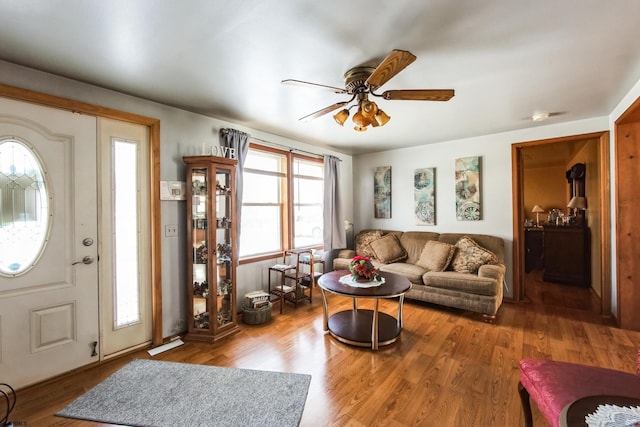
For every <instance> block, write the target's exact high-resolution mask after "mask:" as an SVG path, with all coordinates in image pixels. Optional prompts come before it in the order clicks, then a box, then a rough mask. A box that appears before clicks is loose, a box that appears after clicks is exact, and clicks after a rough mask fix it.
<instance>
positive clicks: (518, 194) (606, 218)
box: [511, 131, 611, 316]
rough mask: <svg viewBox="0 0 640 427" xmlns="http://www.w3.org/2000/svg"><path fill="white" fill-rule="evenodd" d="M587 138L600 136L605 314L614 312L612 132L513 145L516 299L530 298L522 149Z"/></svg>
mask: <svg viewBox="0 0 640 427" xmlns="http://www.w3.org/2000/svg"><path fill="white" fill-rule="evenodd" d="M584 139H597V140H598V168H599V173H600V183H599V191H600V198H601V200H600V203H601V209H602V212H601V218H602V221H601V225H600V229H599V230H594V232H597V233H598V235H599V237H600V241H601V248H602V249H601V254H600V267H601V268H600V271H601V277H600V283H601V290H600V295H601V298H600V299H601V307H600V313H601V314H602V315H603V316H609V315H611V231H610V230H611V214H610V212H611V206H610V205H611V203H610V200H611V186H610V181H609V176H610V159H609V132H608V131H604V132H595V133H589V134H582V135H573V136H567V137H560V138H551V139H543V140H537V141H527V142H521V143H516V144H513V145H512V146H511V177H512V188H513V199H512V203H513V205H512V216H513V240H514V242H513V282H514V284H513V299H514V302H521V301H526V297H525V295H524V253H525V247H524V219H525V212H524V208H523V203H524V202H523V197H524V169H523V166H522V149H523V148H527V147H535V146H538V145H546V144H556V143H565V142H572V141H578V140H584Z"/></svg>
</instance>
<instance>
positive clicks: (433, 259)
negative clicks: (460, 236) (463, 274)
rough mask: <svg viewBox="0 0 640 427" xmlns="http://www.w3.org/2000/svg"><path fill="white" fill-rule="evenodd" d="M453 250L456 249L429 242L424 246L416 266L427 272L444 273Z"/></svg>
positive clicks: (436, 242)
mask: <svg viewBox="0 0 640 427" xmlns="http://www.w3.org/2000/svg"><path fill="white" fill-rule="evenodd" d="M455 250H456V247H455V246H454V245H451V244H449V243H445V242H439V241H437V240H429V241H428V242H427V243H426V244H425V245H424V248H423V249H422V253H421V254H420V259H418V262H416V265H419V266H420V267H422V268H426V269H427V270H429V271H444V270H445V268H447V266H448V265H449V263H450V262H451V258H453V253H454V252H455Z"/></svg>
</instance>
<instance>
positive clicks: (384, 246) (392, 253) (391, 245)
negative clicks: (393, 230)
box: [369, 234, 407, 264]
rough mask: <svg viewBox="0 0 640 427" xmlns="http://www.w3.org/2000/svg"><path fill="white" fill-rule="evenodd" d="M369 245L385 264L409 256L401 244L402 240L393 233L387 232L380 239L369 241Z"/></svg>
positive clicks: (377, 257)
mask: <svg viewBox="0 0 640 427" xmlns="http://www.w3.org/2000/svg"><path fill="white" fill-rule="evenodd" d="M369 247H370V248H371V250H372V251H373V253H374V255H375V258H376V259H377V260H378V261H380V262H382V263H384V264H390V263H392V262H398V261H402V260H403V259H406V258H407V251H406V250H405V249H404V248H403V247H402V245H401V244H400V240H398V238H397V237H396V236H395V235H393V234H387V235H386V236H384V237H381V238H379V239H378V240H374V241H373V242H371V243H369Z"/></svg>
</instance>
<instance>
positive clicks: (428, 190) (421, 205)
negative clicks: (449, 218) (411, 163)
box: [413, 168, 436, 225]
mask: <svg viewBox="0 0 640 427" xmlns="http://www.w3.org/2000/svg"><path fill="white" fill-rule="evenodd" d="M413 200H414V202H413V203H414V205H413V212H414V217H415V219H416V225H436V170H435V168H422V169H416V170H415V172H414V174H413Z"/></svg>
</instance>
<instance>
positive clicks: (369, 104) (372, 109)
mask: <svg viewBox="0 0 640 427" xmlns="http://www.w3.org/2000/svg"><path fill="white" fill-rule="evenodd" d="M360 111H362V115H363V116H365V117H366V118H368V119H370V120H371V119H373V118H374V117H375V115H376V114H377V113H378V105H377V104H376V103H375V102H373V101H363V102H362V103H361V104H360Z"/></svg>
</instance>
